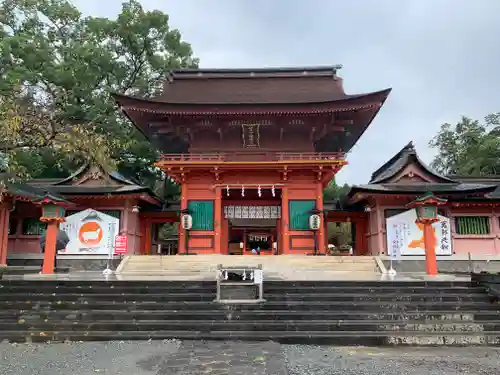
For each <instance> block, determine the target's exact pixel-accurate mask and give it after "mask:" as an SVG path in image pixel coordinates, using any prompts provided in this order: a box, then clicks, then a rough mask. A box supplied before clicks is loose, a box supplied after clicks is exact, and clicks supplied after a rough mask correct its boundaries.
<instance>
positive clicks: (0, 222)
mask: <svg viewBox="0 0 500 375" xmlns="http://www.w3.org/2000/svg"><path fill="white" fill-rule="evenodd" d="M9 216H10V212H9V207H8V206H7V204H6V203H4V204H2V205H0V265H2V266H5V265H7V246H8V243H9V241H8V240H9Z"/></svg>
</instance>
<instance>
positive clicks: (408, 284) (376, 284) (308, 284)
mask: <svg viewBox="0 0 500 375" xmlns="http://www.w3.org/2000/svg"><path fill="white" fill-rule="evenodd" d="M103 285H107V286H109V287H150V286H155V287H166V288H168V287H175V288H177V287H181V288H195V287H205V286H210V285H211V286H214V287H215V285H216V283H215V280H213V281H166V280H144V281H141V280H139V281H125V280H110V281H102V280H43V279H42V280H36V281H33V280H0V289H1V288H5V287H17V286H26V287H30V288H32V289H37V288H40V287H45V286H47V287H49V286H50V287H54V288H58V287H59V288H61V287H64V286H75V287H81V288H86V287H99V286H103ZM264 285H266V286H267V287H287V288H318V287H322V288H367V289H370V288H372V289H376V288H396V287H397V288H405V289H406V288H430V289H436V288H437V289H439V288H468V287H471V286H472V283H471V282H470V281H421V280H415V281H405V280H397V281H391V280H387V281H378V280H302V281H283V280H282V281H266V282H264Z"/></svg>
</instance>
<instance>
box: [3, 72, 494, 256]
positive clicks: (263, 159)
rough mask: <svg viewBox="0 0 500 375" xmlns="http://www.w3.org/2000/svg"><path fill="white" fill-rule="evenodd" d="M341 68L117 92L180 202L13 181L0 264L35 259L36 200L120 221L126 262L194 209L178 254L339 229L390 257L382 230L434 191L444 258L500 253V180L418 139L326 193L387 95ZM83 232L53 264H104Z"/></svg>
mask: <svg viewBox="0 0 500 375" xmlns="http://www.w3.org/2000/svg"><path fill="white" fill-rule="evenodd" d="M339 69H340V66H333V67H319V68H284V69H214V70H208V69H196V70H176V71H173V72H171V73H169V75H168V77H167V78H168V79H167V81H166V83H165V87H164V90H163V94H162V95H161V96H159V97H155V98H153V99H144V98H135V97H129V96H123V95H118V94H116V95H114V99H115V100H116V102H117V104H118V105H119V107H120V108H121V110H122V111H123V113H124V115H125V116H127V118H128V119H129V120H130V121H131V122H132V123H133V124H134V125H135V126H136V127H137V128H138V129H139V130H140V131H141V132H142V133H143V134H144V136H145V137H147V138H148V139H149V140H150V141H151V142H152V143H153V144H154V145H155V146H156V147H158V148H159V149H160V150H161V151H162V152H163V154H162V155H161V158H160V160H159V161H158V162H157V163H156V166H157V167H159V168H161V169H162V170H163V171H164V173H165V174H166V176H168V178H170V179H171V180H173V181H175V182H176V183H177V184H179V185H180V188H181V198H180V201H179V202H165V201H164V200H163V199H162V197H158V196H157V195H156V194H155V193H154V192H153V191H151V190H150V189H148V188H146V187H143V186H140V184H138V183H136V182H135V181H132V180H130V179H129V178H128V177H126V176H122V175H121V174H119V173H116V172H109V171H108V172H106V171H104V170H102V169H101V168H99V167H96V166H84V167H82V168H81V169H80V170H79V171H77V172H75V174H73V175H72V176H69V177H68V178H66V179H63V180H50V181H49V180H34V181H28V182H27V183H24V184H10V185H9V184H7V186H6V189H5V188H4V191H3V192H1V193H0V197H1V199H0V264H5V263H6V262H7V261H9V263H13V262H14V261H15V260H17V261H18V262H17V264H19V259H21V260H22V259H28V258H30V257H31V258H33V257H35V258H36V257H40V258H41V254H40V235H41V234H42V233H43V231H44V224H43V223H41V222H40V221H39V220H40V216H41V215H42V213H41V207H40V206H39V205H37V204H36V203H37V202H40V200H41V199H42V198H43V197H44V196H46V195H47V194H50V196H51V197H60V199H64V200H65V201H68V202H70V203H71V204H72V206H71V207H70V208H68V209H67V212H66V216H67V219H68V220H67V221H69V222H71V223H73V221H74V220H75V219H74V217H75V214H78V213H81V212H87V211H86V210H90V211H92V210H95V211H97V212H98V213H99V214H100V215H101V214H102V215H105V216H103V218H104V219H103V220H108V221H112V220H113V218H115V219H118V220H119V233H120V234H121V235H122V236H126V237H127V239H128V248H127V249H128V250H127V251H128V253H129V254H144V255H147V254H156V253H157V251H158V244H160V242H159V241H158V236H157V234H158V226H159V225H163V224H165V223H179V221H180V219H181V217H182V216H183V215H184V214H189V215H190V216H191V218H192V226H191V228H190V229H189V230H181V229H179V236H178V239H177V238H175V239H174V241H175V242H176V246H175V248H176V250H175V251H174V253H177V254H252V250H253V249H260V254H261V255H281V254H313V253H327V252H328V248H329V245H331V244H332V243H333V242H334V240H333V237H332V232H334V231H335V230H336V228H339V227H341V226H346V225H348V226H349V227H350V231H349V234H348V239H347V242H348V243H349V245H351V246H352V249H353V250H352V254H353V255H384V254H387V251H388V245H387V244H388V242H390V240H389V239H388V236H390V233H389V232H390V231H391V230H392V229H391V228H392V227H393V225H392V224H391V225H389V226H388V223H391V222H393V221H394V220H395V219H393V218H398V219H397V222H398V223H401V222H402V220H403V216H398V215H407V216H408V215H410V214H411V212H410V213H408V212H409V211H408V210H407V209H406V208H405V206H406V204H408V203H409V202H411V201H412V200H414V199H416V198H417V197H420V196H422V195H425V194H426V193H428V192H432V193H434V195H436V196H438V197H442V198H446V199H447V200H448V201H447V203H446V205H445V206H443V207H442V208H441V210H440V215H441V216H442V217H443V218H444V219H443V220H445V221H446V223H447V227H446V228H444V227H443V228H441V229H440V231H441V232H440V236H438V237H439V241H440V242H439V246H440V249H441V253H440V254H441V255H448V256H452V255H454V254H464V255H465V254H467V253H468V252H471V253H472V254H475V255H478V256H494V255H498V253H499V252H500V208H499V206H500V193H499V189H498V188H497V186H498V185H499V182H500V177H495V176H492V177H489V178H481V179H479V178H473V177H467V178H466V177H460V176H441V175H439V174H438V173H436V172H435V171H433V170H432V169H431V168H430V167H429V166H427V165H426V164H425V163H423V162H422V160H421V159H420V158H419V157H418V155H417V152H416V150H415V148H414V146H413V144H412V143H410V144H408V145H407V146H405V147H403V148H402V149H401V151H400V152H398V153H397V154H396V155H394V156H393V157H392V158H391V159H390V160H389V161H387V162H386V163H385V164H384V165H383V166H381V167H380V168H379V169H378V170H377V171H375V172H374V173H373V175H372V177H371V180H370V181H369V182H368V184H366V185H359V186H354V187H352V188H351V190H350V191H349V193H348V194H347V196H346V197H344V198H343V199H340V200H338V201H335V202H324V201H323V189H324V188H325V187H326V185H327V184H328V182H329V181H330V180H331V179H332V178H333V177H334V176H335V174H336V173H337V172H338V171H339V170H340V169H341V168H343V167H345V166H346V165H347V160H346V154H347V153H348V152H349V150H350V149H351V148H352V147H353V145H354V144H355V143H356V142H357V140H358V139H359V138H360V137H361V136H362V134H363V133H364V131H365V130H366V129H367V127H368V126H369V125H370V123H371V122H372V121H373V119H374V118H375V117H376V115H377V113H378V111H379V110H380V109H381V107H382V106H383V104H384V103H385V101H386V99H387V97H388V95H389V93H390V89H385V90H381V91H377V92H372V93H367V94H357V95H349V94H346V93H345V91H344V88H343V85H342V79H341V78H340V77H339V76H338V75H337V71H338V70H339ZM311 214H318V215H319V220H320V221H321V222H320V226H319V228H320V229H319V230H318V231H312V230H310V226H309V224H310V223H309V218H310V215H311ZM82 215H83V214H82ZM83 216H85V217H83ZM83 216H82V219H81V220H83V219H85V218H87V217H88V215H86V214H85V215H83ZM405 217H406V216H405ZM408 217H409V216H408ZM391 220H392V221H391ZM405 220H408V218H406V219H405ZM410 220H411V218H410ZM77 224H78V223H74V225H77ZM413 224H414V220H413ZM68 225H69V224H68ZM72 225H73V224H72ZM398 225H399V224H398ZM415 230H416V231H417V232H418V228H415ZM75 233H76V232H75ZM98 233H101V232H98V231H97V229H96V230H95V231H93V232H92V231H91V233H90V234H88V236H90V237H88V236H87V237H88V238H90V239H91V240H92V241H94V242H95V241H97V240H98V239H99V241H102V242H104V241H108V245H107V246H108V247H112V244H113V238H111V237H112V236H111V234H109V233H107V235H108V237H109V238H107V239H106V238H105V237H102V236H101V237H98V236H97V234H98ZM443 233H444V234H443ZM92 236H94V237H92ZM415 236H417V237H415V238H416V239H415V241H414V242H415V244H414V247H413V248H412V249H410V251H409V252H407V253H404V254H402V255H423V252H424V250H423V247H419V246H420V245H419V241H418V238H419V237H418V233H416V234H415ZM87 237H85V236H80V235H75V236H74V238H73V239H72V240H73V241H76V245H75V244H73V245H72V248H71V249H72V250H71V251H66V252H64V251H62V252H60V253H59V254H60V255H59V258H65V257H66V258H67V259H70V258H75V259H77V258H78V259H90V258H99V257H100V258H102V259H106V258H107V257H108V255H109V254H108V253H107V251H108V250H105V249H104V247H103V249H104V250H102V251H98V252H96V251H94V250H95V249H94V248H93V247H92V246H90V245H88V244H84V243H83V242H85V241H86V238H87ZM444 237H446V239H444V240H443V238H444ZM78 241H80V242H78ZM82 241H83V242H82ZM81 242H82V243H81ZM110 244H111V245H110ZM336 245H339V244H338V243H337V244H336ZM96 246H97V245H96ZM99 246H100V245H99ZM103 246H104V245H103ZM89 249H90V250H89Z"/></svg>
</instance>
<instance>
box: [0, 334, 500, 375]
mask: <svg viewBox="0 0 500 375" xmlns="http://www.w3.org/2000/svg"><path fill="white" fill-rule="evenodd" d="M0 353H1V357H0V374H1V375H68V374H70V375H96V374H102V375H178V374H186V375H192V374H196V375H199V374H208V375H213V374H221V375H225V374H228V375H233V374H234V375H368V374H369V375H460V374H467V375H496V374H498V363H500V348H474V347H468V348H412V347H398V348H369V347H328V346H309V345H280V344H277V343H273V342H261V343H258V342H254V343H243V342H230V341H227V342H205V341H184V342H181V341H177V340H165V341H157V342H155V341H152V342H147V341H141V342H138V341H127V342H109V343H101V342H99V343H82V342H74V343H59V344H40V345H35V344H23V345H17V344H9V343H1V344H0Z"/></svg>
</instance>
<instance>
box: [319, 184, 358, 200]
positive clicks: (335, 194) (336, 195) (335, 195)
mask: <svg viewBox="0 0 500 375" xmlns="http://www.w3.org/2000/svg"><path fill="white" fill-rule="evenodd" d="M350 188H351V187H350V186H349V185H347V184H344V185H342V186H339V185H337V183H336V182H335V179H332V180H331V181H330V182H329V183H328V185H327V186H326V188H325V189H324V190H323V199H324V200H326V201H333V200H338V199H341V198H342V197H344V196H345V195H346V194H347V193H348V192H349V189H350Z"/></svg>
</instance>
